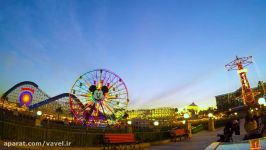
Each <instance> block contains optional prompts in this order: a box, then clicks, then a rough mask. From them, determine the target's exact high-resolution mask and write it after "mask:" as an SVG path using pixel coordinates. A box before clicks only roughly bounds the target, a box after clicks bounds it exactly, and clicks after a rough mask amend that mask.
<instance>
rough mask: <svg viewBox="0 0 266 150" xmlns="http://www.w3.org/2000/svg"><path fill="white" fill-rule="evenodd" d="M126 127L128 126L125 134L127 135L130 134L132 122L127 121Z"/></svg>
mask: <svg viewBox="0 0 266 150" xmlns="http://www.w3.org/2000/svg"><path fill="white" fill-rule="evenodd" d="M127 125H128V128H127V132H128V133H132V132H133V131H132V121H131V120H128V121H127Z"/></svg>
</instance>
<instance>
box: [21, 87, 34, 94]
mask: <svg viewBox="0 0 266 150" xmlns="http://www.w3.org/2000/svg"><path fill="white" fill-rule="evenodd" d="M21 91H30V92H31V93H33V94H34V89H33V88H28V87H23V88H21Z"/></svg>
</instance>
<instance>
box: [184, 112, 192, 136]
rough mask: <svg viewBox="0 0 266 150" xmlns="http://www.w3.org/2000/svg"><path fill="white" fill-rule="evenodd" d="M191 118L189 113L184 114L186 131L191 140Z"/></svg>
mask: <svg viewBox="0 0 266 150" xmlns="http://www.w3.org/2000/svg"><path fill="white" fill-rule="evenodd" d="M189 117H190V116H189V114H188V113H185V114H184V118H185V129H186V130H187V132H188V137H189V138H191V137H192V132H191V123H190V122H189V121H188V119H189Z"/></svg>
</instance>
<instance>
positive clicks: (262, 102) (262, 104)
mask: <svg viewBox="0 0 266 150" xmlns="http://www.w3.org/2000/svg"><path fill="white" fill-rule="evenodd" d="M258 103H259V104H260V107H261V108H262V110H263V109H264V106H265V105H266V104H265V98H263V97H261V98H259V100H258Z"/></svg>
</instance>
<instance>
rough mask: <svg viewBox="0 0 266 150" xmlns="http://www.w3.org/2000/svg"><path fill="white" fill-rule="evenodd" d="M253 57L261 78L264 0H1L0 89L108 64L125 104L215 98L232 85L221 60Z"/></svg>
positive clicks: (68, 81) (56, 81)
mask: <svg viewBox="0 0 266 150" xmlns="http://www.w3.org/2000/svg"><path fill="white" fill-rule="evenodd" d="M236 55H238V56H240V57H242V56H249V55H252V56H253V57H254V61H255V63H254V64H253V65H251V66H249V67H248V69H249V74H248V77H249V80H250V83H251V85H252V86H256V85H257V82H258V81H259V80H264V81H266V75H265V73H266V67H265V64H266V63H265V61H266V60H265V56H266V1H264V0H250V1H245V0H209V1H206V0H201V1H198V0H195V1H193V0H72V1H71V0H64V1H62V0H32V1H30V0H0V64H1V66H0V75H1V76H0V77H1V78H0V94H2V93H3V92H4V91H6V90H8V89H9V88H10V87H12V86H13V85H15V84H16V83H18V82H21V81H33V82H35V83H37V84H38V85H39V86H40V88H41V89H43V90H44V91H45V92H46V93H48V95H50V96H55V95H57V94H60V93H63V92H68V91H70V88H71V86H72V84H73V82H74V81H75V79H76V78H77V77H78V76H79V75H80V74H82V73H84V72H87V71H90V70H93V69H96V68H106V69H109V70H112V71H113V72H115V73H117V74H118V75H119V76H121V77H122V78H123V80H124V81H125V83H126V84H127V86H128V90H129V95H130V100H131V101H130V104H129V108H130V109H135V108H154V107H167V106H170V107H179V108H180V107H184V106H186V105H188V104H190V103H192V102H195V103H196V104H198V105H199V106H201V107H208V106H212V105H215V104H216V102H215V96H216V95H219V94H223V93H225V92H229V91H234V90H236V89H237V88H239V86H240V82H239V78H238V75H237V74H236V72H227V71H226V69H225V67H224V65H225V64H227V63H229V62H230V61H232V60H233V59H234V58H235V56H236Z"/></svg>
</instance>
